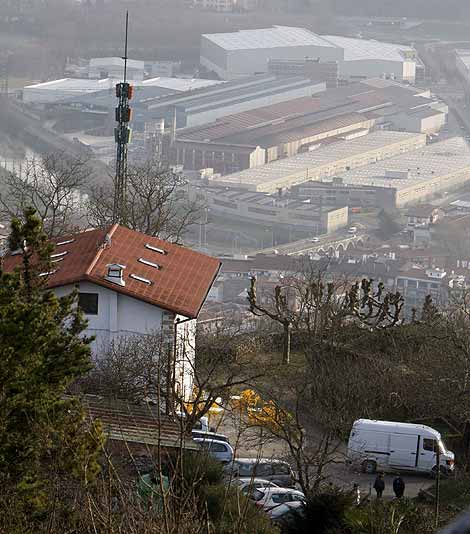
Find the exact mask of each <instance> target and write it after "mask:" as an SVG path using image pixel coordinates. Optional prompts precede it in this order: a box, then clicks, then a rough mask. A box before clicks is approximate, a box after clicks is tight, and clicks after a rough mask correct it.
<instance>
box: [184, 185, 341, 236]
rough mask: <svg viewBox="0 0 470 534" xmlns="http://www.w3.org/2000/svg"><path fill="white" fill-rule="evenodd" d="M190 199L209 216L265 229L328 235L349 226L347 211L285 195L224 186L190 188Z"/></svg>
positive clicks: (193, 186)
mask: <svg viewBox="0 0 470 534" xmlns="http://www.w3.org/2000/svg"><path fill="white" fill-rule="evenodd" d="M189 198H190V199H191V200H193V201H199V202H201V201H202V202H204V204H205V205H206V206H207V208H208V209H209V210H210V212H211V214H214V215H219V216H222V217H224V218H225V219H231V220H235V221H243V222H248V223H250V222H252V223H257V224H263V225H267V226H277V227H290V228H293V227H295V228H296V229H297V230H305V231H309V232H312V233H313V234H315V235H316V234H330V233H332V232H336V231H337V230H339V229H340V228H344V227H346V226H347V225H348V208H347V206H346V205H344V206H342V207H327V206H320V205H316V204H313V203H311V202H310V201H309V200H299V199H298V198H293V197H289V196H288V195H287V196H281V197H279V196H278V195H269V194H265V193H256V192H251V191H246V190H243V189H227V188H225V187H212V186H207V187H206V186H195V185H191V186H189Z"/></svg>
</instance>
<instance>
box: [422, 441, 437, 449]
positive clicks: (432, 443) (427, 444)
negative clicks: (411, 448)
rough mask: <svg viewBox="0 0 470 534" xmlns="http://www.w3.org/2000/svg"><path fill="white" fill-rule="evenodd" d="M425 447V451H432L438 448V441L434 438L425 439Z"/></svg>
mask: <svg viewBox="0 0 470 534" xmlns="http://www.w3.org/2000/svg"><path fill="white" fill-rule="evenodd" d="M423 449H424V450H425V451H432V452H434V451H435V450H436V441H435V440H434V439H426V438H424V439H423Z"/></svg>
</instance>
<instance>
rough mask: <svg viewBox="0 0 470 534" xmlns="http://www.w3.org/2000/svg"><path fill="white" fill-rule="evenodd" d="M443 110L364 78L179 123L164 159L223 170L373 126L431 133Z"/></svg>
mask: <svg viewBox="0 0 470 534" xmlns="http://www.w3.org/2000/svg"><path fill="white" fill-rule="evenodd" d="M446 110H447V107H446V106H445V105H441V104H440V103H439V102H438V101H436V100H435V99H433V98H430V95H429V94H428V93H423V92H421V91H419V90H416V89H413V88H410V87H409V86H405V85H400V84H397V83H395V82H391V81H386V80H367V81H366V82H360V83H355V84H351V85H349V86H347V87H341V88H339V89H328V90H326V91H323V92H321V93H317V94H316V95H314V96H313V97H304V98H298V99H294V100H291V101H289V102H284V103H281V104H277V105H274V106H265V107H261V108H258V109H254V110H251V111H250V112H244V113H238V114H234V115H229V116H226V117H223V118H221V119H219V120H217V121H215V122H211V123H208V124H206V125H201V126H198V127H193V128H186V129H180V130H178V131H177V133H176V141H175V143H174V144H173V151H172V155H171V158H170V160H171V161H172V162H173V163H174V164H179V165H183V166H184V167H185V169H189V170H199V169H202V168H206V167H211V168H213V169H214V171H215V172H216V173H220V174H229V173H232V172H238V171H241V170H244V169H248V168H252V167H255V166H258V165H262V164H264V163H270V162H272V161H275V160H277V159H280V158H284V157H289V156H293V155H295V154H297V153H299V152H305V151H308V150H312V149H314V148H317V147H318V146H320V144H322V143H324V142H327V141H328V140H331V139H332V138H338V137H342V138H351V137H354V136H359V135H363V134H366V133H367V132H368V131H370V130H371V129H373V128H375V127H376V126H380V127H381V128H383V127H384V128H391V129H398V130H401V131H411V132H416V133H434V132H435V131H438V130H439V129H440V127H441V126H442V125H443V124H444V123H445V121H446Z"/></svg>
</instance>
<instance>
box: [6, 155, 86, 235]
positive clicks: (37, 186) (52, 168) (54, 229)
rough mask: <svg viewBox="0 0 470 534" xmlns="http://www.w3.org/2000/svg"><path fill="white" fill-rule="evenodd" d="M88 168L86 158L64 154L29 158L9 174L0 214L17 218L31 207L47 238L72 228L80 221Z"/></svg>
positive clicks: (7, 217)
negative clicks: (20, 168) (82, 195)
mask: <svg viewBox="0 0 470 534" xmlns="http://www.w3.org/2000/svg"><path fill="white" fill-rule="evenodd" d="M89 176H90V169H89V167H88V163H87V161H86V160H85V159H83V158H79V157H71V156H68V155H65V154H63V153H56V154H49V155H47V156H43V157H41V158H32V159H29V160H27V161H26V162H25V164H24V165H23V167H22V171H21V173H20V174H16V173H8V174H7V175H6V176H5V177H4V185H3V188H2V191H1V193H0V216H1V217H2V218H3V219H11V218H12V217H20V218H21V215H22V213H24V210H25V209H26V208H28V207H32V208H34V209H35V210H36V213H37V214H38V216H39V217H40V218H41V220H42V221H43V223H44V230H45V231H46V233H47V235H48V236H49V237H56V236H59V235H64V234H67V233H69V232H72V231H74V230H75V229H76V228H77V227H78V226H80V223H81V200H80V195H81V193H80V191H81V190H82V189H83V188H84V186H86V185H87V183H88V179H89Z"/></svg>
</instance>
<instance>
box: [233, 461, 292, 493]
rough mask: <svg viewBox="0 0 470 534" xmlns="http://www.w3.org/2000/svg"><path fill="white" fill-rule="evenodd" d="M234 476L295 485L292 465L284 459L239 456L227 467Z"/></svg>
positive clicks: (282, 485)
mask: <svg viewBox="0 0 470 534" xmlns="http://www.w3.org/2000/svg"><path fill="white" fill-rule="evenodd" d="M226 471H227V473H228V474H230V475H231V476H232V477H240V478H242V477H243V478H263V479H264V480H269V481H270V482H274V483H275V484H277V485H278V486H280V487H282V488H292V487H294V485H295V482H294V473H293V472H292V469H291V466H290V465H289V464H288V463H287V462H283V461H282V460H273V459H271V458H237V459H236V460H234V461H233V462H232V463H231V464H230V465H228V466H227V467H226Z"/></svg>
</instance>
